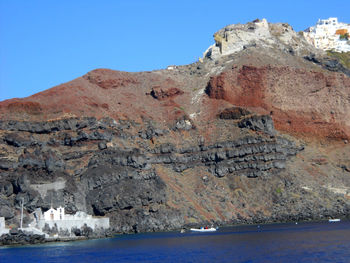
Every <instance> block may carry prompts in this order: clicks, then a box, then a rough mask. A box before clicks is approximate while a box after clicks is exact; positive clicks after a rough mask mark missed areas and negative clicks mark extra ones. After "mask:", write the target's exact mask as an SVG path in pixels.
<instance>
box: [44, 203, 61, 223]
mask: <svg viewBox="0 0 350 263" xmlns="http://www.w3.org/2000/svg"><path fill="white" fill-rule="evenodd" d="M64 219H65V214H64V208H63V207H61V206H60V207H59V208H57V210H55V209H53V208H52V207H51V208H50V209H49V210H47V211H46V212H45V213H44V220H45V221H51V220H64Z"/></svg>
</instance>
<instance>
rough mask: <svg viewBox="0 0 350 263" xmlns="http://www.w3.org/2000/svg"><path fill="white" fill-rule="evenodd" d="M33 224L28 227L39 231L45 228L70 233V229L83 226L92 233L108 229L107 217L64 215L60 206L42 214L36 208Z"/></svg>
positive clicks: (81, 214) (79, 214) (83, 213)
mask: <svg viewBox="0 0 350 263" xmlns="http://www.w3.org/2000/svg"><path fill="white" fill-rule="evenodd" d="M34 218H35V220H34V222H32V223H31V224H30V225H31V227H34V228H36V229H39V230H41V231H43V230H44V228H45V227H49V228H57V230H59V231H60V232H64V231H66V232H68V233H69V234H71V233H72V229H75V228H82V227H83V226H84V225H86V226H88V227H90V228H91V229H92V230H93V231H95V230H96V229H108V228H109V218H108V217H93V216H91V215H88V214H86V213H85V212H82V211H78V212H76V213H75V214H74V215H69V214H65V209H64V207H62V206H60V207H58V208H57V209H54V208H52V207H51V208H50V209H49V210H47V211H46V212H44V213H42V211H41V209H40V208H38V209H36V210H35V212H34Z"/></svg>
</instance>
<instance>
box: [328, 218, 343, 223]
mask: <svg viewBox="0 0 350 263" xmlns="http://www.w3.org/2000/svg"><path fill="white" fill-rule="evenodd" d="M328 222H330V223H334V222H340V219H339V218H335V219H328Z"/></svg>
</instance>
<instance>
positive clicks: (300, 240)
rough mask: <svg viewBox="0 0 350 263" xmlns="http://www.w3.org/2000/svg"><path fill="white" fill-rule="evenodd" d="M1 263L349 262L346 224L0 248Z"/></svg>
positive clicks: (277, 226)
mask: <svg viewBox="0 0 350 263" xmlns="http://www.w3.org/2000/svg"><path fill="white" fill-rule="evenodd" d="M0 262H1V263H3V262H87V263H88V262H350V222H348V221H346V222H337V223H328V222H327V223H299V224H295V223H294V224H274V225H260V226H257V225H254V226H253V225H252V226H237V227H226V228H221V229H219V230H218V231H217V232H213V233H191V232H186V233H179V232H167V233H148V234H134V235H121V236H116V237H114V238H109V239H100V240H87V241H79V242H67V243H48V244H43V245H36V246H23V247H7V248H2V249H0Z"/></svg>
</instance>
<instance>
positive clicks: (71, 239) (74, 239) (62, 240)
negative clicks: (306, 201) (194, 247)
mask: <svg viewBox="0 0 350 263" xmlns="http://www.w3.org/2000/svg"><path fill="white" fill-rule="evenodd" d="M339 219H340V222H344V221H345V222H347V221H350V219H349V218H348V217H339ZM328 220H329V219H325V220H300V221H281V222H267V223H251V224H249V223H246V224H222V225H220V224H217V225H215V224H214V226H216V227H218V228H219V229H220V228H232V227H249V226H251V227H253V226H257V227H260V226H261V227H263V226H268V225H282V224H291V225H298V224H299V223H300V224H305V223H330V224H334V223H332V222H329V221H328ZM203 225H206V224H202V225H201V226H203ZM199 226H200V225H199V224H196V225H192V224H191V226H188V225H186V226H185V227H183V228H180V229H174V230H169V231H149V232H138V233H115V234H111V235H110V236H103V237H102V236H101V237H96V236H95V237H87V236H76V237H49V238H44V239H42V240H40V242H37V243H30V242H27V243H14V244H6V245H2V244H1V245H0V249H3V248H15V247H24V246H35V245H44V244H49V243H67V242H77V241H87V240H97V239H108V238H116V237H118V236H125V235H137V234H150V233H181V230H185V232H184V233H190V232H191V231H190V228H191V227H199ZM4 235H6V234H4ZM8 235H9V236H11V235H10V234H8ZM2 236H3V235H2ZM2 236H0V237H2ZM26 236H38V235H26Z"/></svg>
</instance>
